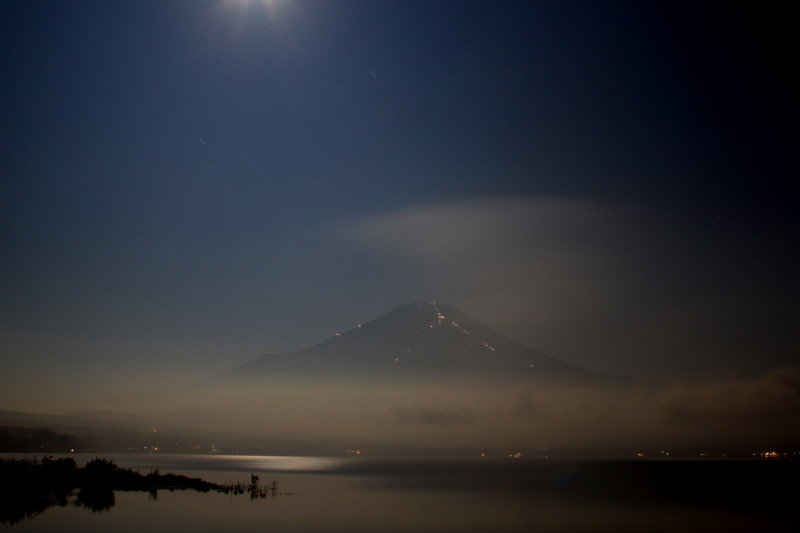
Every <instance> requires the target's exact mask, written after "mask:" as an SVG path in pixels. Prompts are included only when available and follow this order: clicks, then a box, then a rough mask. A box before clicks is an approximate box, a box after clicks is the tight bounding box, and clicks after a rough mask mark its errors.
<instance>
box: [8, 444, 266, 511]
mask: <svg viewBox="0 0 800 533" xmlns="http://www.w3.org/2000/svg"><path fill="white" fill-rule="evenodd" d="M117 490H122V491H142V492H149V493H150V495H151V497H152V498H154V499H155V498H157V497H158V491H159V490H169V491H175V490H193V491H198V492H210V491H214V492H221V493H225V494H249V495H250V497H251V498H263V497H265V496H266V495H267V494H273V495H275V494H277V482H275V481H273V482H272V484H271V486H270V487H269V488H267V489H265V488H263V487H261V486H260V485H259V484H258V478H257V477H256V476H252V477H251V482H250V484H243V483H237V484H232V485H230V484H229V485H220V484H218V483H211V482H209V481H205V480H203V479H199V478H191V477H187V476H183V475H177V474H161V473H160V472H159V470H158V469H155V470H152V471H151V472H150V473H148V474H146V475H142V474H140V473H138V472H136V471H134V470H130V469H125V468H120V467H119V466H117V465H116V464H115V463H114V462H112V461H109V460H106V459H99V458H97V459H94V460H92V461H89V462H88V463H87V464H86V465H85V466H83V467H81V466H78V464H77V463H76V462H75V460H74V459H72V458H61V459H54V458H52V457H47V456H45V457H42V458H41V460H38V461H37V460H35V459H0V523H4V524H14V523H16V522H19V521H21V520H24V519H29V518H33V517H35V516H37V515H38V514H40V513H42V512H44V511H45V510H46V509H47V508H48V507H53V506H56V505H57V506H61V507H65V506H67V505H74V506H76V507H84V508H87V509H89V510H91V511H92V512H99V511H105V510H108V509H110V508H111V507H113V506H114V504H115V498H114V491H117Z"/></svg>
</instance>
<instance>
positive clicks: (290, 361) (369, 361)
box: [226, 303, 624, 381]
mask: <svg viewBox="0 0 800 533" xmlns="http://www.w3.org/2000/svg"><path fill="white" fill-rule="evenodd" d="M284 374H292V375H319V374H325V375H348V376H364V375H371V376H385V377H392V376H394V377H400V376H423V375H437V376H447V375H452V376H458V375H470V374H480V375H486V376H490V375H513V376H515V377H523V378H524V377H526V376H529V377H531V378H547V379H560V380H570V381H575V380H578V381H586V380H589V381H595V380H598V381H608V380H612V381H613V380H619V379H624V378H613V377H609V376H603V375H601V374H597V373H594V372H591V371H589V370H586V369H584V368H581V367H578V366H575V365H572V364H569V363H566V362H564V361H561V360H559V359H556V358H554V357H551V356H548V355H545V354H543V353H541V352H539V351H537V350H534V349H533V348H530V347H528V346H525V345H523V344H521V343H519V342H517V341H515V340H513V339H509V338H508V337H505V336H504V335H502V334H500V333H498V332H496V331H494V330H493V329H491V328H489V327H487V326H485V325H483V324H481V323H479V322H478V321H477V320H475V319H473V318H471V317H469V316H468V315H466V314H464V313H462V312H461V311H459V310H458V309H456V308H454V307H452V306H449V305H444V304H436V303H411V304H406V305H402V306H400V307H398V308H396V309H394V310H393V311H391V312H389V313H387V314H386V315H383V316H382V317H380V318H377V319H375V320H372V321H370V322H367V323H365V324H359V326H358V327H356V328H353V329H351V330H349V331H345V332H342V333H337V334H336V335H335V336H333V337H331V338H330V339H327V340H325V341H323V342H321V343H319V344H317V345H314V346H311V347H309V348H306V349H304V350H300V351H297V352H293V353H280V354H267V355H262V356H260V357H258V358H257V359H255V360H253V361H251V362H249V363H246V364H245V365H242V366H241V367H238V368H235V369H233V370H232V371H230V372H228V373H227V374H226V376H227V377H251V378H252V377H260V376H265V375H284Z"/></svg>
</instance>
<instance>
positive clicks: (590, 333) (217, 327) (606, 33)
mask: <svg viewBox="0 0 800 533" xmlns="http://www.w3.org/2000/svg"><path fill="white" fill-rule="evenodd" d="M649 4H651V3H649V2H648V3H644V2H580V1H559V0H548V1H547V2H544V1H542V2H536V1H530V2H471V1H452V2H448V1H436V2H431V1H424V2H417V1H366V0H362V1H310V0H309V1H303V0H297V1H290V0H271V1H268V0H265V1H263V2H262V1H260V0H251V1H247V0H202V1H201V0H197V1H191V2H190V1H169V0H167V1H164V0H158V1H136V2H106V1H83V0H80V1H74V2H57V1H36V0H25V1H21V0H20V1H8V2H4V3H3V4H2V6H1V7H0V58H1V59H0V61H2V63H0V65H2V66H1V67H0V68H2V76H0V80H1V81H0V91H2V92H1V93H0V94H2V99H0V106H2V140H3V142H2V143H1V144H0V246H2V254H1V255H0V350H2V354H3V362H4V366H5V367H6V369H7V371H6V372H5V373H6V376H12V377H9V378H7V379H14V380H17V378H19V379H21V380H23V381H24V380H26V379H31V376H32V375H33V373H34V372H35V371H37V370H39V371H41V369H42V368H51V369H53V372H67V373H69V372H73V373H75V374H81V373H82V372H84V371H86V372H88V371H89V369H92V370H93V371H98V372H100V373H103V372H105V373H113V372H116V371H125V372H127V371H131V372H133V371H142V370H141V369H142V368H145V369H147V371H151V370H152V369H154V368H157V369H160V370H163V371H164V372H171V371H174V370H177V371H180V372H197V373H201V374H202V373H203V372H212V371H216V370H221V369H224V368H227V367H229V366H233V365H235V364H238V363H241V362H243V361H246V360H248V359H250V358H251V357H254V356H255V355H257V354H259V353H262V352H264V351H272V350H282V349H293V348H300V347H303V346H306V345H308V344H310V343H312V342H316V341H319V340H321V339H323V338H325V337H326V336H328V335H330V334H331V333H332V332H333V331H336V330H338V329H343V328H347V327H351V326H352V325H353V324H355V323H357V322H359V321H363V320H368V319H370V318H373V317H374V316H376V315H379V314H381V313H383V312H386V311H388V310H389V309H391V308H393V307H395V306H396V305H399V304H401V303H405V302H408V301H413V300H438V301H447V302H449V303H451V304H453V305H456V306H459V307H461V308H462V309H463V310H464V311H465V312H467V313H469V314H472V315H474V316H476V317H478V318H480V319H482V320H484V321H486V322H487V323H489V324H490V325H492V326H494V327H496V328H497V329H500V330H501V331H503V332H506V333H508V334H510V335H512V336H514V337H516V338H518V339H520V340H522V341H524V342H526V343H528V344H531V345H532V346H534V347H537V348H539V349H542V350H545V351H548V352H549V353H551V354H552V355H555V356H557V357H562V358H564V359H567V360H569V361H571V362H575V363H578V364H582V365H585V366H588V367H590V368H593V369H597V370H603V371H608V372H618V373H629V374H635V375H643V376H646V377H650V378H652V379H658V378H659V377H662V378H663V379H672V378H675V377H687V376H689V377H691V376H694V375H706V374H709V373H713V372H717V371H721V372H728V373H730V372H733V373H740V372H741V373H751V372H760V371H763V370H766V369H769V368H773V367H775V366H781V365H785V364H791V363H795V362H796V360H797V359H796V357H797V353H798V352H797V349H798V342H797V336H796V334H794V332H793V331H792V329H791V328H792V327H793V325H794V323H795V322H796V320H795V319H796V315H797V311H796V307H797V304H796V302H797V301H798V290H797V289H798V283H797V281H796V272H797V269H798V266H800V265H798V260H797V253H796V249H797V243H796V240H797V239H796V235H797V230H798V217H797V211H798V210H797V202H798V184H797V176H799V175H800V173H799V172H798V168H797V167H798V164H797V158H796V153H795V152H796V146H797V140H798V139H797V130H796V124H797V118H798V117H797V106H796V103H795V101H794V95H795V94H797V93H798V91H797V85H798V84H797V73H796V67H795V63H796V61H795V60H794V56H793V55H791V54H790V52H789V49H790V48H789V41H790V38H789V36H790V35H791V31H790V28H789V16H788V14H786V13H783V14H781V13H780V12H776V11H775V10H774V9H773V10H771V11H769V12H764V11H763V10H758V7H757V6H755V5H751V6H749V7H745V8H736V7H732V6H731V5H728V4H727V3H713V4H712V3H705V2H699V3H696V2H669V3H665V4H663V5H655V6H653V5H649ZM432 221H433V222H432ZM140 363H145V365H144V367H142V366H141V365H140ZM120 369H122V370H120Z"/></svg>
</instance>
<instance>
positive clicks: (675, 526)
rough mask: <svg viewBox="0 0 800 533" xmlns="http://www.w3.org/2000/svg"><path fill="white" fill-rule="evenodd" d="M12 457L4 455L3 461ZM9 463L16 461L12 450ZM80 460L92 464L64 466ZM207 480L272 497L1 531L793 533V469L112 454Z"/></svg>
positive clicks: (135, 502)
mask: <svg viewBox="0 0 800 533" xmlns="http://www.w3.org/2000/svg"><path fill="white" fill-rule="evenodd" d="M3 455H4V456H5V457H9V456H10V455H8V454H3ZM16 457H21V456H20V455H19V454H17V455H16ZM74 457H75V459H76V461H77V462H78V463H79V464H84V463H86V462H87V461H89V460H91V459H93V458H94V456H93V455H76V456H74ZM107 457H108V458H110V459H113V460H114V462H116V463H117V464H118V465H119V466H121V467H125V468H133V469H138V470H139V471H140V472H142V473H147V472H149V471H150V469H154V468H159V469H160V470H161V472H162V473H165V472H174V473H181V474H185V475H189V476H193V477H202V478H204V479H207V480H209V481H214V482H218V483H231V482H237V481H241V482H249V480H250V474H251V472H252V473H256V474H257V475H258V476H259V477H260V479H261V483H262V484H264V485H266V484H269V483H271V482H272V480H277V481H278V486H279V492H281V494H280V495H278V496H276V497H267V498H262V499H254V500H251V499H250V498H249V497H248V496H246V495H238V496H232V495H225V494H220V493H199V492H191V491H175V492H170V491H159V492H158V494H157V497H156V498H154V497H153V496H152V495H150V494H148V493H146V492H122V491H117V492H116V493H115V498H114V502H115V503H114V506H113V507H112V508H111V509H109V510H107V511H101V512H92V511H90V510H88V509H85V508H79V507H74V506H66V507H51V508H49V509H47V510H46V511H45V512H43V513H42V514H41V515H39V516H37V517H35V518H33V519H31V520H24V521H22V522H19V523H17V524H14V525H8V524H5V525H3V526H2V529H3V530H7V531H13V532H15V533H16V532H20V533H23V532H56V531H57V532H70V531H75V532H78V531H80V532H93V531H112V530H113V531H130V532H134V531H135V532H140V531H147V530H152V531H166V532H170V531H198V532H202V531H209V532H211V531H227V532H251V531H253V532H254V531H268V530H272V531H285V532H311V531H314V532H339V531H341V532H344V531H347V532H367V531H369V532H376V531H386V532H401V531H402V532H408V531H414V532H428V531H431V532H432V531H446V532H451V531H452V532H488V531H492V532H533V531H537V532H539V531H564V532H567V531H616V532H618V531H631V532H632V531H637V532H638V531H677V530H680V531H682V532H691V531H729V532H737V531H767V530H768V531H796V530H797V526H798V519H797V518H796V517H795V515H794V513H793V512H792V507H793V504H794V501H793V499H794V494H793V493H784V492H782V491H780V489H779V488H778V487H780V486H781V484H782V483H788V485H785V486H790V487H791V486H792V482H793V481H794V480H796V479H797V475H798V474H800V463H799V462H797V461H788V460H787V461H778V460H775V461H773V460H752V461H750V460H744V461H731V460H716V461H708V460H703V461H685V460H684V461H679V460H662V461H642V460H637V461H633V460H620V461H599V460H574V459H570V460H562V459H524V458H523V459H512V458H497V459H490V458H480V459H453V460H444V459H413V460H412V459H377V458H367V457H336V458H333V457H256V456H219V455H214V456H211V455H208V456H192V455H111V456H107Z"/></svg>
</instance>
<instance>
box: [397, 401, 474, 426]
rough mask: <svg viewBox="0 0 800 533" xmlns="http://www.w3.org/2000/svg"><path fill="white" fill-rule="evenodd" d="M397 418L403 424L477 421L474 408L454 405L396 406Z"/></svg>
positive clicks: (452, 424) (450, 423) (448, 423)
mask: <svg viewBox="0 0 800 533" xmlns="http://www.w3.org/2000/svg"><path fill="white" fill-rule="evenodd" d="M394 414H395V419H396V420H397V421H398V422H400V423H402V424H425V425H429V426H454V425H461V424H470V423H472V422H474V421H475V418H476V412H475V410H474V409H469V408H461V409H454V408H452V407H445V408H433V407H428V406H423V405H418V406H414V407H396V408H395V409H394Z"/></svg>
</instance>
